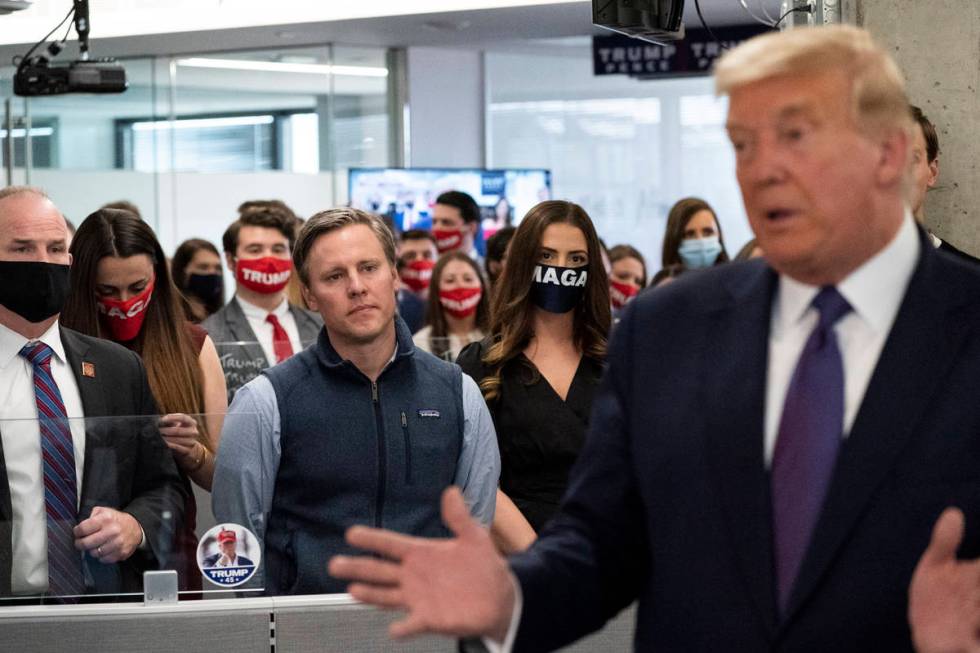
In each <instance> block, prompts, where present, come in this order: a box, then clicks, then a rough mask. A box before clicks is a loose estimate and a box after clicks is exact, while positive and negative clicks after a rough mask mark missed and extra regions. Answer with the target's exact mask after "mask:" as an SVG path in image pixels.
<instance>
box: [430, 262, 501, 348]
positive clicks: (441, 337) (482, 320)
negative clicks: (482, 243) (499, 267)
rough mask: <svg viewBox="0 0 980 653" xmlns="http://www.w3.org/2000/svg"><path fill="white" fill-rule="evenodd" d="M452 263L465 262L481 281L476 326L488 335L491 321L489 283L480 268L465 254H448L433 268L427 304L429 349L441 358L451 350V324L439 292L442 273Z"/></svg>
mask: <svg viewBox="0 0 980 653" xmlns="http://www.w3.org/2000/svg"><path fill="white" fill-rule="evenodd" d="M452 261H463V262H464V263H467V264H468V265H469V266H470V267H471V268H472V269H473V274H474V275H476V278H477V279H479V280H480V290H481V291H482V294H481V295H480V303H479V304H477V305H476V322H475V326H476V328H477V329H479V330H480V331H483V332H484V333H486V331H487V324H488V323H489V321H490V300H489V298H488V297H487V282H486V281H484V279H483V275H482V274H480V268H478V267H477V266H476V263H475V262H474V261H473V259H471V258H470V257H469V256H467V255H466V254H464V253H463V252H459V251H453V252H446V253H445V254H443V255H442V256H440V257H439V260H438V261H436V266H435V267H434V268H432V284H431V285H430V286H429V298H428V300H426V303H425V323H426V324H427V325H429V326H431V327H432V329H431V331H430V332H429V348H430V350H431V351H432V353H433V354H435V355H436V356H439V357H440V358H441V357H442V356H443V355H444V354H445V353H446V351H448V350H449V344H448V343H447V342H446V337H447V336H448V335H449V324H448V323H447V322H446V312H445V311H444V310H443V308H442V304H441V303H440V302H439V290H440V288H441V287H442V271H443V270H444V269H445V268H446V266H447V265H449V264H450V263H451V262H452Z"/></svg>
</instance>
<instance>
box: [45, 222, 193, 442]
mask: <svg viewBox="0 0 980 653" xmlns="http://www.w3.org/2000/svg"><path fill="white" fill-rule="evenodd" d="M69 251H70V252H71V255H72V257H73V261H72V267H71V292H70V293H69V295H68V301H67V302H66V303H65V307H64V310H62V312H61V324H63V325H64V326H66V327H68V328H69V329H74V330H76V331H80V332H82V333H85V334H87V335H90V336H95V337H97V338H106V339H109V336H108V333H106V332H105V331H104V330H103V328H102V324H101V322H100V319H99V311H98V308H97V302H96V296H95V286H96V279H97V270H98V266H99V261H101V260H102V259H103V258H105V257H106V256H118V257H121V258H128V257H130V256H137V255H139V254H146V255H147V256H149V257H150V261H152V263H153V272H154V274H155V275H156V280H155V281H154V288H153V298H152V299H151V301H150V303H149V305H148V306H147V308H146V319H145V321H144V322H143V328H142V329H140V332H139V335H137V336H136V339H135V340H134V341H133V343H132V345H131V347H132V349H133V350H134V351H135V352H136V353H138V354H139V355H140V356H141V357H142V358H143V363H144V364H145V365H146V375H147V377H148V379H149V382H150V390H152V391H153V396H154V397H155V398H156V400H157V405H158V407H159V409H160V410H161V411H163V412H164V413H188V414H201V413H203V412H204V393H203V379H202V374H201V368H200V367H199V365H198V361H197V352H196V351H195V350H194V345H193V343H192V342H191V338H190V335H189V334H188V332H187V329H185V328H184V313H183V311H182V310H181V307H180V299H179V297H180V294H179V292H178V290H177V288H176V286H174V284H173V281H172V280H171V277H170V271H169V270H168V267H169V266H168V265H167V259H166V257H165V256H164V254H163V249H162V248H161V247H160V243H159V242H158V241H157V239H156V236H155V235H154V234H153V230H152V229H150V227H149V226H148V225H147V224H146V223H145V222H142V221H141V220H140V219H139V218H137V217H136V216H135V215H133V214H132V213H130V212H129V211H124V210H121V209H99V210H98V211H96V212H95V213H93V214H91V215H89V216H88V217H87V218H85V221H84V222H82V224H81V225H80V226H79V227H78V231H77V232H76V233H75V237H74V238H73V239H72V241H71V248H70V250H69ZM199 427H200V431H201V438H202V440H201V442H202V444H204V443H206V442H207V440H206V438H205V433H204V425H203V423H201V424H200V425H199Z"/></svg>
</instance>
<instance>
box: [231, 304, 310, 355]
mask: <svg viewBox="0 0 980 653" xmlns="http://www.w3.org/2000/svg"><path fill="white" fill-rule="evenodd" d="M235 298H236V299H237V300H238V303H239V305H240V306H241V307H242V312H243V313H245V319H246V320H248V325H249V326H250V327H252V333H254V334H255V337H256V339H257V340H258V341H259V345H260V346H261V347H262V351H263V353H265V358H266V360H267V361H269V365H270V366H271V365H275V364H276V352H275V349H274V348H273V346H272V331H273V329H272V325H271V324H269V323H268V322H266V321H265V319H266V317H268V316H269V313H272V314H273V315H275V316H276V319H278V320H279V324H281V325H282V328H283V329H285V330H286V335H288V336H289V343H290V344H291V345H292V346H293V353H294V354H295V353H296V352H298V351H300V350H301V349H303V346H304V345H303V343H302V342H301V341H300V339H299V327H297V326H296V319H295V318H294V317H293V314H292V312H291V311H290V310H289V302H288V301H286V300H285V299H283V300H282V303H281V304H279V305H278V306H276V307H275V308H274V309H272V310H271V311H267V310H265V309H264V308H261V307H259V306H256V305H255V304H250V303H249V302H247V301H245V300H244V299H242V298H241V297H240V296H238V295H236V296H235Z"/></svg>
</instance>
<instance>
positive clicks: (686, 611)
mask: <svg viewBox="0 0 980 653" xmlns="http://www.w3.org/2000/svg"><path fill="white" fill-rule="evenodd" d="M921 250H922V254H921V258H920V260H919V263H918V265H917V268H916V271H915V273H914V275H913V277H912V280H911V282H910V285H909V288H908V291H907V293H906V296H905V298H904V300H903V303H902V305H901V308H900V309H899V313H898V315H897V317H896V320H895V324H894V326H893V327H892V330H891V333H890V334H889V335H888V338H887V341H886V343H885V346H884V349H883V351H882V354H881V358H880V359H879V361H878V365H877V367H876V369H875V371H874V373H873V376H872V378H871V381H870V383H869V386H868V389H867V392H866V394H865V397H864V400H863V403H862V405H861V407H860V409H859V412H858V415H857V417H856V419H855V422H854V425H853V427H852V429H851V431H850V434H849V436H848V438H847V440H846V441H845V442H844V443H843V445H842V449H841V453H840V456H839V459H838V462H837V467H836V469H835V473H834V479H833V481H832V485H831V488H830V490H829V492H828V497H827V500H826V503H825V506H824V510H823V513H822V515H821V517H820V520H819V522H818V524H817V527H816V531H815V535H814V539H813V540H812V542H811V546H810V549H809V550H808V553H807V556H806V558H805V560H804V562H803V565H802V568H801V571H800V574H799V576H798V579H797V582H796V585H795V589H794V592H793V595H792V597H791V600H790V605H789V608H788V610H787V614H786V615H785V616H784V617H783V618H781V619H780V618H777V612H776V602H775V598H774V590H773V587H774V583H773V561H772V559H773V554H772V544H771V541H772V529H771V524H770V521H771V519H770V496H769V478H768V471H767V469H766V466H765V463H764V454H763V431H764V427H763V421H764V413H765V388H766V372H767V354H768V338H769V324H770V313H771V306H772V297H773V291H774V290H775V288H776V287H777V285H778V284H777V276H776V274H775V273H774V272H773V271H772V270H771V269H769V268H768V267H767V266H766V265H765V263H764V262H762V261H753V262H749V263H740V264H732V265H726V266H720V267H718V268H714V269H711V270H707V271H704V272H701V273H695V274H691V275H688V276H686V277H684V278H681V279H679V280H678V281H677V282H675V283H673V284H670V285H668V286H666V287H664V288H662V289H658V290H656V291H654V292H650V293H644V294H643V295H641V296H640V297H639V298H637V299H636V300H634V301H633V302H632V303H631V304H630V306H629V307H628V309H627V311H626V315H625V317H624V318H623V320H622V322H620V324H619V326H618V327H617V329H616V332H615V334H614V336H613V341H612V343H611V345H610V352H609V361H608V363H609V365H608V369H607V373H606V375H605V377H604V379H603V381H602V385H601V388H600V390H599V394H598V396H597V398H596V401H595V404H594V407H593V411H594V412H593V416H592V421H591V425H592V428H591V432H590V434H589V437H588V440H587V443H586V446H585V449H584V450H583V452H582V454H581V455H580V457H579V463H578V464H577V465H576V467H575V469H574V470H573V473H572V479H571V482H570V486H569V490H568V493H567V494H566V496H565V499H564V501H563V507H562V509H561V511H560V513H559V515H558V516H557V517H556V518H555V519H554V521H553V522H552V524H551V525H550V526H549V527H548V528H546V529H545V531H544V533H543V534H542V537H541V538H540V539H539V540H538V542H537V543H536V544H535V545H534V546H533V547H532V548H531V550H530V551H529V552H527V553H526V554H524V555H522V556H519V557H517V558H515V559H513V560H512V562H511V564H512V568H513V569H514V571H515V574H516V575H517V577H518V579H519V581H520V583H521V588H522V592H523V595H524V612H523V616H522V619H521V625H520V628H519V630H518V636H517V641H516V643H515V651H538V650H549V649H553V648H556V647H559V646H561V645H564V644H566V643H568V642H569V641H571V640H573V639H575V638H578V637H581V636H582V635H584V634H586V633H588V632H591V631H593V630H596V629H598V628H600V627H601V626H602V624H603V623H604V622H605V621H606V620H607V619H609V618H610V617H611V616H612V615H614V614H615V613H616V612H617V611H619V610H620V609H622V608H623V607H624V606H626V605H628V604H630V603H631V602H633V601H634V600H638V602H639V603H638V611H637V626H636V639H635V643H636V648H637V650H641V651H656V652H657V653H667V652H670V651H713V652H714V651H725V652H726V653H731V652H740V651H745V652H752V653H759V652H760V651H787V652H788V651H792V652H794V653H798V652H808V651H813V652H814V653H816V652H820V653H827V652H832V653H848V652H851V651H853V652H855V653H857V652H858V651H861V652H867V651H889V652H890V653H894V652H900V651H910V650H911V649H912V646H911V643H910V636H909V630H908V625H907V620H906V610H907V596H908V585H909V581H910V579H911V575H912V571H913V569H914V567H915V564H916V562H917V561H918V558H919V556H920V555H921V553H922V551H923V550H924V549H925V547H926V545H927V543H928V541H929V536H930V533H931V529H932V526H933V523H934V522H935V520H936V518H937V517H938V516H939V514H940V512H941V511H942V510H943V508H945V507H946V506H948V505H958V506H960V507H962V508H963V509H964V510H965V512H966V515H967V534H966V538H965V543H964V546H963V548H962V549H961V554H962V555H965V556H975V555H977V554H978V553H980V529H978V528H977V523H978V522H980V394H978V392H980V390H978V388H980V274H978V272H977V271H975V270H974V269H973V268H971V267H969V266H967V265H965V264H962V263H960V262H958V261H955V260H954V259H952V258H950V257H948V256H947V255H946V254H943V253H937V252H936V251H935V250H934V249H933V248H932V247H931V246H927V245H926V244H925V243H923V246H922V248H921Z"/></svg>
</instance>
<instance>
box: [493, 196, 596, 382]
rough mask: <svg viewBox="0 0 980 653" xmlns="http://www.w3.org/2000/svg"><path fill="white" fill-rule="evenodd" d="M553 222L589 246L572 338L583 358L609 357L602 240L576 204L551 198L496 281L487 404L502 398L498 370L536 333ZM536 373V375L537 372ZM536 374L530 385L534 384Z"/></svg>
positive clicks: (519, 237) (529, 220) (517, 239)
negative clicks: (534, 291)
mask: <svg viewBox="0 0 980 653" xmlns="http://www.w3.org/2000/svg"><path fill="white" fill-rule="evenodd" d="M552 224H569V225H572V226H573V227H577V228H578V229H579V230H581V232H582V234H583V235H584V236H585V242H586V243H587V245H588V253H589V263H588V265H587V266H586V267H587V272H588V277H587V278H588V283H587V284H586V286H585V296H584V297H583V298H582V301H581V302H580V303H579V305H578V306H576V307H575V316H574V320H573V327H572V338H573V339H574V341H575V346H576V347H578V348H579V349H580V350H581V351H582V354H583V355H584V356H588V357H590V358H593V359H595V360H598V361H602V360H603V359H605V357H606V339H607V337H608V334H609V326H610V324H611V323H612V314H611V311H610V308H609V280H608V279H607V278H606V269H605V267H603V265H602V249H601V246H600V245H599V237H598V236H597V235H596V232H595V227H594V226H593V225H592V220H591V219H590V218H589V214H588V213H586V212H585V209H583V208H582V207H581V206H579V205H578V204H573V203H572V202H565V201H560V200H549V201H547V202H541V203H540V204H537V205H536V206H534V207H533V208H532V209H531V210H530V211H528V213H527V215H526V216H524V219H523V220H521V223H520V225H519V226H518V227H517V232H516V233H515V234H514V238H513V239H512V240H511V242H510V249H509V250H508V253H507V260H506V262H505V263H504V269H503V271H502V272H501V274H500V278H499V279H498V280H497V286H496V287H497V290H496V291H495V292H494V296H493V307H492V310H491V312H490V338H491V344H490V346H489V347H488V348H487V349H486V351H485V352H484V354H483V363H484V364H485V365H486V366H487V367H489V368H490V370H491V373H490V374H489V375H487V376H486V377H484V378H483V379H482V380H481V381H480V389H481V390H482V391H483V396H484V398H485V399H486V400H487V401H490V400H492V399H495V398H496V397H498V396H499V395H500V371H501V369H502V368H503V366H504V365H505V364H507V362H508V361H511V360H514V359H515V358H517V357H518V356H520V354H521V352H522V351H524V349H525V348H526V347H527V345H528V343H529V342H530V341H531V337H532V336H533V335H534V331H533V321H532V315H533V313H534V305H533V304H532V303H531V280H532V279H533V277H534V268H535V266H537V264H538V261H539V260H540V258H541V239H542V237H543V235H544V230H545V229H546V228H547V227H548V226H549V225H552ZM534 372H535V371H534V370H532V374H534ZM536 380H537V379H536V376H532V382H533V381H536Z"/></svg>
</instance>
